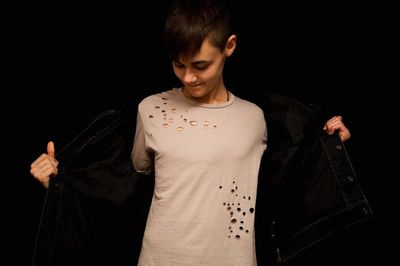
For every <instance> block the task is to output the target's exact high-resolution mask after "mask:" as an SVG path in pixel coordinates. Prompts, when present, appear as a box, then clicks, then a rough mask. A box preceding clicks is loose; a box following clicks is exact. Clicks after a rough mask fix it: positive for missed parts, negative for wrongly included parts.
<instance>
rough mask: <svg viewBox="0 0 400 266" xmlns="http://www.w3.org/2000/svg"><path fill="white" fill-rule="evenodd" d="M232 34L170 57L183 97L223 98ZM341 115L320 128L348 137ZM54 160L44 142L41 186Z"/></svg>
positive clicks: (35, 167)
mask: <svg viewBox="0 0 400 266" xmlns="http://www.w3.org/2000/svg"><path fill="white" fill-rule="evenodd" d="M236 39H237V37H236V36H235V35H232V36H230V37H229V38H228V40H227V43H226V46H225V49H224V50H223V51H221V50H220V49H218V48H217V47H214V46H213V45H211V43H210V42H209V40H208V39H207V38H206V39H205V40H204V42H203V44H202V46H201V48H200V50H199V52H198V53H196V54H194V55H193V56H189V57H180V58H179V60H177V61H172V67H173V70H174V73H175V75H176V76H177V77H178V78H179V80H180V81H181V82H182V84H183V93H184V95H185V96H186V97H188V98H190V99H192V100H194V101H198V102H199V103H208V104H218V103H223V102H226V101H227V95H228V91H227V89H226V87H225V85H224V80H223V69H224V65H225V60H226V58H227V57H229V56H231V55H232V53H233V52H234V50H235V48H236ZM342 120H343V119H342V116H340V115H338V116H334V117H332V118H331V119H329V120H328V121H327V122H326V123H325V125H324V127H323V129H324V130H325V131H326V132H327V134H329V135H333V134H335V133H336V132H337V133H338V135H339V137H340V139H341V140H342V141H346V140H348V139H349V138H350V131H349V129H348V128H347V127H346V126H345V125H344V123H343V121H342ZM57 167H58V161H57V160H56V158H55V147H54V143H53V142H52V141H49V143H48V144H47V153H43V154H42V155H40V156H39V157H38V158H37V159H36V160H35V161H34V162H33V163H32V164H31V170H30V172H31V174H32V175H33V176H34V178H36V179H37V180H38V181H39V182H40V183H41V184H42V185H43V186H44V187H45V188H48V186H49V182H50V178H51V177H53V176H55V175H57V174H58V168H57Z"/></svg>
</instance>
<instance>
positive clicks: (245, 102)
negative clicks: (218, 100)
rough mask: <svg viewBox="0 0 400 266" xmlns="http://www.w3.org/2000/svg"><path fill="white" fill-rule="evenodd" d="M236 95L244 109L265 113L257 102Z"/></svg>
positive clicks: (237, 101) (253, 112)
mask: <svg viewBox="0 0 400 266" xmlns="http://www.w3.org/2000/svg"><path fill="white" fill-rule="evenodd" d="M235 97H236V99H235V101H236V103H237V104H238V106H239V108H240V109H242V110H243V111H245V112H249V113H252V114H259V115H263V110H262V109H261V108H260V106H258V105H257V104H255V103H253V102H251V101H249V100H245V99H242V98H239V97H237V96H235Z"/></svg>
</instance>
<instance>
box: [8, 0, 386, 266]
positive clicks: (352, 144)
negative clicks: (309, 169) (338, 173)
mask: <svg viewBox="0 0 400 266" xmlns="http://www.w3.org/2000/svg"><path fill="white" fill-rule="evenodd" d="M169 2H170V1H148V2H146V3H142V4H135V5H134V6H125V5H123V4H117V3H113V4H110V3H104V4H99V3H96V4H93V5H90V4H82V3H81V4H75V3H74V4H72V3H68V2H66V3H63V4H60V3H58V4H48V3H43V4H38V3H31V4H21V5H19V6H13V7H10V13H11V14H12V15H11V16H10V19H9V20H8V21H7V23H6V24H7V25H6V26H7V27H6V29H7V32H6V34H7V35H6V36H7V38H6V41H5V42H6V44H7V47H8V48H7V56H8V59H9V60H7V61H5V62H6V69H7V70H6V72H5V73H4V74H5V76H6V79H7V82H6V91H7V92H8V94H7V96H6V95H3V97H2V99H3V104H7V103H11V106H12V107H7V108H5V111H4V113H5V114H6V118H5V121H4V123H5V124H6V125H7V126H6V127H4V128H3V133H5V134H6V138H5V144H6V145H5V146H4V147H6V150H7V151H8V152H7V153H6V154H10V155H9V157H11V158H12V160H11V162H12V163H10V164H9V163H7V160H6V161H5V162H6V163H5V164H6V165H5V167H4V168H8V169H10V168H11V170H12V171H11V173H12V174H11V175H9V174H7V179H8V181H11V184H10V185H8V183H6V187H4V188H3V191H4V192H5V193H4V195H7V200H6V201H5V203H6V204H5V205H7V207H6V208H4V210H5V211H4V213H6V214H7V215H5V217H6V221H7V222H9V223H10V227H6V231H8V232H7V233H10V235H11V236H12V237H11V238H10V240H9V241H8V243H9V244H8V245H7V246H8V247H9V248H10V254H13V252H16V253H17V254H19V255H18V256H13V258H12V259H13V261H14V263H13V264H15V265H29V264H30V260H31V257H32V249H33V243H34V239H35V234H36V229H37V227H38V223H39V219H40V212H41V207H42V203H43V199H44V194H45V191H44V189H43V188H41V187H40V185H39V184H37V183H36V182H35V180H34V179H33V178H32V177H31V176H30V174H29V167H30V163H31V162H32V161H33V160H34V159H35V158H36V157H37V156H38V155H39V154H40V153H42V152H45V150H46V143H47V141H48V140H53V141H55V145H56V150H57V149H60V148H61V147H63V146H64V145H66V144H67V143H68V142H69V141H70V140H71V139H72V138H73V137H74V136H75V135H76V134H77V133H79V132H80V130H81V129H82V128H83V127H84V126H85V125H87V124H88V123H89V122H90V121H91V120H92V119H93V118H94V117H95V116H96V115H97V114H98V113H99V112H101V111H102V110H104V109H109V108H121V107H123V108H136V104H137V102H138V100H140V99H141V98H143V96H146V95H149V94H152V93H155V92H159V91H163V90H167V89H169V88H171V87H172V86H175V85H177V84H179V83H177V80H176V79H175V77H174V75H173V72H172V69H171V66H170V62H169V60H168V58H167V56H166V53H165V51H164V49H163V44H162V31H163V23H164V19H165V15H166V11H167V7H168V5H169ZM232 2H233V1H232ZM242 2H243V1H234V2H233V3H232V6H231V8H232V22H233V29H234V31H235V33H237V35H238V43H237V50H236V51H235V53H234V55H233V56H232V57H231V58H230V59H229V60H228V62H227V65H226V72H225V80H226V85H227V87H228V88H229V89H230V90H231V91H232V92H233V93H234V94H236V95H238V96H240V97H242V98H246V96H249V95H251V94H253V93H255V92H257V91H268V92H278V93H284V94H287V95H291V96H294V97H296V98H299V99H301V100H306V101H309V102H313V103H316V104H318V105H320V106H321V107H322V108H323V109H325V110H327V111H328V112H330V113H332V114H341V115H343V117H344V119H345V120H344V121H345V123H346V125H348V127H349V128H350V130H351V133H352V138H351V139H350V140H349V141H348V142H347V143H346V146H347V149H348V152H349V154H350V157H351V159H352V162H353V166H354V168H355V170H356V173H357V176H358V179H359V182H360V184H361V187H362V188H363V189H364V192H365V194H366V196H367V198H368V199H369V201H370V203H371V206H372V209H373V211H374V212H375V217H374V219H372V220H370V221H368V222H365V223H362V224H358V225H355V226H353V227H351V228H349V229H346V230H344V231H343V232H340V233H338V234H336V235H334V236H332V237H329V238H328V239H326V240H324V241H322V242H321V243H320V244H318V245H317V246H315V247H312V248H310V249H309V250H307V251H305V252H304V253H303V254H301V255H299V256H298V258H297V259H295V260H294V261H292V262H291V263H290V265H304V264H307V265H362V264H366V263H373V264H378V265H383V264H385V263H384V261H386V260H387V259H388V258H389V257H390V256H388V254H390V253H389V252H388V251H387V248H386V246H385V245H384V243H386V240H384V239H386V237H387V235H385V234H384V233H383V232H382V230H380V229H379V227H378V223H379V221H380V219H381V216H382V214H381V212H382V210H381V208H380V206H378V205H380V204H378V201H379V198H380V197H378V195H380V194H381V186H380V185H379V182H377V181H376V180H377V179H380V180H381V178H382V177H385V175H384V174H383V172H382V171H381V170H382V169H381V167H379V164H378V160H379V152H380V151H379V150H377V146H380V145H379V144H377V141H376V140H377V138H378V137H377V136H378V135H377V132H376V130H374V129H376V128H382V125H383V124H385V122H384V121H382V117H380V114H379V113H378V112H377V111H376V110H377V109H379V110H381V108H380V107H379V108H377V106H379V102H381V98H382V95H385V93H384V88H385V86H383V83H382V75H381V74H380V71H381V67H382V65H381V61H380V60H381V57H382V56H383V55H382V53H383V52H377V50H380V49H381V48H382V43H381V42H383V39H382V38H384V37H385V36H384V33H382V31H380V27H379V25H380V24H378V23H379V21H378V20H379V19H378V13H379V10H375V7H374V6H366V5H365V4H364V5H358V4H348V3H341V4H340V3H336V2H328V3H324V4H321V3H319V4H304V3H302V4H291V3H289V2H284V3H281V4H268V3H266V4H263V5H262V6H263V7H261V4H255V3H252V4H251V3H250V2H249V1H246V4H244V3H242ZM378 47H379V48H378ZM380 51H381V50H380ZM371 91H372V92H373V93H371ZM385 98H387V97H385ZM385 107H386V108H387V106H385ZM3 108H4V107H3ZM378 133H379V132H378ZM6 157H8V156H6ZM378 170H379V171H378ZM9 195H11V196H9ZM8 228H10V229H8ZM20 260H21V263H19V261H20Z"/></svg>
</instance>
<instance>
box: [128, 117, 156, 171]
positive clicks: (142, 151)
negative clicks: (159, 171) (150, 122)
mask: <svg viewBox="0 0 400 266" xmlns="http://www.w3.org/2000/svg"><path fill="white" fill-rule="evenodd" d="M132 163H133V167H134V168H135V170H136V171H137V172H139V173H142V174H150V173H151V170H152V168H153V155H152V153H151V152H150V151H149V150H148V149H147V148H146V131H145V128H144V124H143V120H142V117H141V114H140V110H138V113H137V119H136V132H135V139H134V142H133V149H132Z"/></svg>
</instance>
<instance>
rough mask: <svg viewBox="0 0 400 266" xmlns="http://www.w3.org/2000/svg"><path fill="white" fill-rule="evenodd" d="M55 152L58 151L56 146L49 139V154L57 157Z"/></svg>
mask: <svg viewBox="0 0 400 266" xmlns="http://www.w3.org/2000/svg"><path fill="white" fill-rule="evenodd" d="M55 153H56V150H55V148H54V142H52V141H49V143H47V154H48V155H49V156H50V157H53V158H54V157H55Z"/></svg>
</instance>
